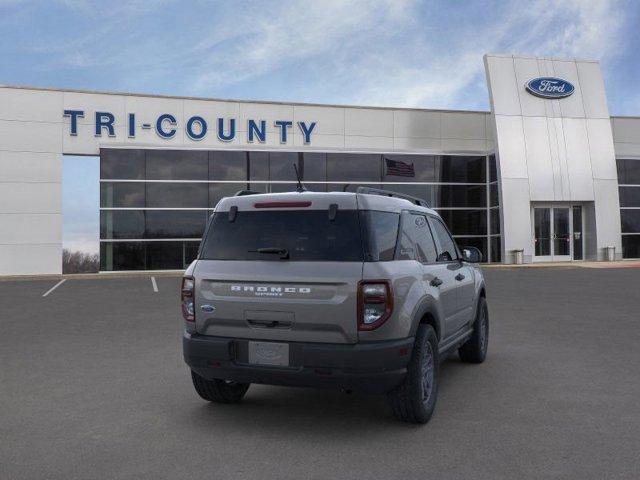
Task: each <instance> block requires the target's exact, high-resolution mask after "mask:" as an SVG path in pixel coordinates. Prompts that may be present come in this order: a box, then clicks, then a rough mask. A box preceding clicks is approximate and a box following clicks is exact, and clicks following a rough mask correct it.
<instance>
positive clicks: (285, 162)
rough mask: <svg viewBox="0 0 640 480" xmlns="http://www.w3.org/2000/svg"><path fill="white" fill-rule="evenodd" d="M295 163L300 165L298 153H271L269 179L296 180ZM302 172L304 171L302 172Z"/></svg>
mask: <svg viewBox="0 0 640 480" xmlns="http://www.w3.org/2000/svg"><path fill="white" fill-rule="evenodd" d="M293 165H296V167H298V170H300V165H298V154H297V153H292V152H271V153H269V180H271V181H273V180H276V181H278V180H280V181H286V180H289V181H294V182H295V181H296V180H297V178H296V172H295V170H294V168H293ZM300 173H301V174H302V172H300Z"/></svg>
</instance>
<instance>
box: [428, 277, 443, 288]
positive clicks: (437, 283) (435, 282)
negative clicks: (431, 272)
mask: <svg viewBox="0 0 640 480" xmlns="http://www.w3.org/2000/svg"><path fill="white" fill-rule="evenodd" d="M442 283H443V282H442V280H440V279H439V278H438V277H435V278H434V279H433V280H431V281H430V282H429V285H431V286H432V287H439V286H440V285H442Z"/></svg>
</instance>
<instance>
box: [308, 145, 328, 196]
mask: <svg viewBox="0 0 640 480" xmlns="http://www.w3.org/2000/svg"><path fill="white" fill-rule="evenodd" d="M302 165H303V167H304V168H303V170H304V173H303V176H302V178H304V180H305V181H307V182H326V181H327V154H326V153H303V154H302ZM307 188H309V189H311V188H310V187H309V186H308V185H307ZM314 190H316V189H315V187H314Z"/></svg>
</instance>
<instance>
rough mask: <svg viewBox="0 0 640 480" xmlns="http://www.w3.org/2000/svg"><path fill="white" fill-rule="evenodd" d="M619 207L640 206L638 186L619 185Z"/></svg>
mask: <svg viewBox="0 0 640 480" xmlns="http://www.w3.org/2000/svg"><path fill="white" fill-rule="evenodd" d="M619 190H620V206H621V207H640V186H638V187H619Z"/></svg>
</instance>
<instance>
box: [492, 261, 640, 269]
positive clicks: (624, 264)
mask: <svg viewBox="0 0 640 480" xmlns="http://www.w3.org/2000/svg"><path fill="white" fill-rule="evenodd" d="M482 268H640V260H618V261H615V262H586V261H584V262H583V261H575V262H539V263H523V264H522V265H515V264H502V263H491V264H487V265H482Z"/></svg>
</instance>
